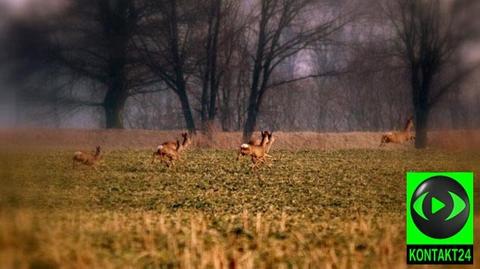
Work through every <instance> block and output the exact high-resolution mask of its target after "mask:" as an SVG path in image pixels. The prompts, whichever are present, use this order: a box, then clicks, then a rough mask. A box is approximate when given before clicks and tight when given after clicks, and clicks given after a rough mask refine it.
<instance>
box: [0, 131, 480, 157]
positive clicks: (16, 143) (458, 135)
mask: <svg viewBox="0 0 480 269" xmlns="http://www.w3.org/2000/svg"><path fill="white" fill-rule="evenodd" d="M177 134H178V131H153V130H88V129H83V130H79V129H56V130H54V129H30V128H29V129H2V130H0V148H3V149H15V150H29V151H31V150H37V149H50V148H55V149H73V150H75V149H78V148H88V147H95V146H97V145H99V144H101V145H102V146H103V147H104V148H108V149H114V150H117V149H145V150H147V149H150V150H151V148H152V142H153V143H155V141H157V143H159V144H160V143H161V142H162V141H170V140H176V136H177ZM382 135H383V134H382V133H379V132H345V133H318V132H276V133H275V136H274V137H275V138H277V141H275V150H277V149H278V150H290V151H298V150H337V149H374V148H378V141H379V140H381V137H382ZM428 139H429V145H430V147H431V148H440V149H454V150H475V149H480V130H436V131H430V132H429V134H428ZM241 141H242V134H241V133H240V132H217V133H214V134H212V138H211V139H210V138H209V137H207V136H205V135H202V134H198V135H196V136H195V141H192V145H195V147H198V148H216V149H238V145H239V144H240V143H241ZM403 147H404V146H403V145H396V144H395V145H394V144H392V145H391V146H389V147H388V148H392V149H396V148H403Z"/></svg>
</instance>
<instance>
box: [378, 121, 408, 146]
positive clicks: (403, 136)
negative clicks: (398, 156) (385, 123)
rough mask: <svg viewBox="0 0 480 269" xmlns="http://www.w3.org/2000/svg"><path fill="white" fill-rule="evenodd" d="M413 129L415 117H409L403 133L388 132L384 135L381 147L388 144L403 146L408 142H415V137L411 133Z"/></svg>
mask: <svg viewBox="0 0 480 269" xmlns="http://www.w3.org/2000/svg"><path fill="white" fill-rule="evenodd" d="M412 129H413V117H409V118H408V120H407V123H406V124H405V128H403V131H398V132H388V133H385V134H383V135H382V139H381V141H380V146H379V147H382V146H385V145H386V144H388V143H396V144H401V143H404V142H407V141H414V140H415V135H413V134H412V133H411V132H412Z"/></svg>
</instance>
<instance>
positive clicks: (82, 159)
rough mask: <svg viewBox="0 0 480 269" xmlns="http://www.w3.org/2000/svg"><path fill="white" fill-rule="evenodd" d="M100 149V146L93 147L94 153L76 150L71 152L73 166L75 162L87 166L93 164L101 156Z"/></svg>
mask: <svg viewBox="0 0 480 269" xmlns="http://www.w3.org/2000/svg"><path fill="white" fill-rule="evenodd" d="M101 155H102V149H101V148H100V146H97V147H96V149H95V154H92V153H88V152H83V151H77V152H75V153H74V154H73V168H75V167H76V164H77V163H81V164H84V165H88V166H94V165H95V164H96V163H97V162H98V161H99V160H100V159H101V158H102V156H101Z"/></svg>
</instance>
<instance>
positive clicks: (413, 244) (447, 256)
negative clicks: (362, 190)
mask: <svg viewBox="0 0 480 269" xmlns="http://www.w3.org/2000/svg"><path fill="white" fill-rule="evenodd" d="M406 194H407V197H406V198H407V204H406V211H407V212H406V214H407V215H406V233H407V263H408V264H473V231H474V229H473V217H474V215H473V194H474V191H473V173H472V172H445V173H441V172H409V173H407V189H406Z"/></svg>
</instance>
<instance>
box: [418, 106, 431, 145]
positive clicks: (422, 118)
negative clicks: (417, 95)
mask: <svg viewBox="0 0 480 269" xmlns="http://www.w3.org/2000/svg"><path fill="white" fill-rule="evenodd" d="M428 114H429V111H428V109H426V108H420V107H418V108H415V120H416V123H415V148H417V149H423V148H425V147H426V146H427V130H428V125H427V123H428Z"/></svg>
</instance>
